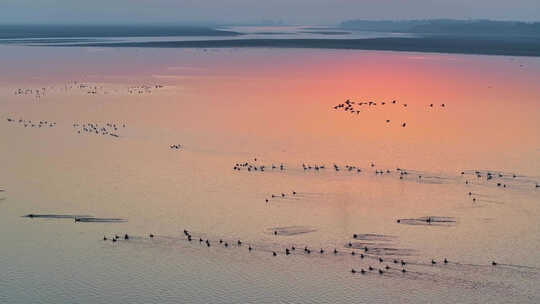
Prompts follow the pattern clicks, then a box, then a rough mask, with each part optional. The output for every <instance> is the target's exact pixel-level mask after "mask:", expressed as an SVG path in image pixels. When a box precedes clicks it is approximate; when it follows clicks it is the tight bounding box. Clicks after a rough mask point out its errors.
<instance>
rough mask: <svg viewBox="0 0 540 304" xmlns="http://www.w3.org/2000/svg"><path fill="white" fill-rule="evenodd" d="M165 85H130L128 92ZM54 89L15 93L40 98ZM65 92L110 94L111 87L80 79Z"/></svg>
mask: <svg viewBox="0 0 540 304" xmlns="http://www.w3.org/2000/svg"><path fill="white" fill-rule="evenodd" d="M163 87H164V86H163V85H161V84H153V85H138V86H128V87H127V88H126V92H127V93H128V94H149V93H152V90H155V89H161V88H163ZM53 89H54V86H50V87H49V90H47V88H46V87H42V88H17V89H15V90H14V92H13V94H14V95H16V96H26V95H33V96H34V97H35V98H40V97H42V96H45V95H46V92H51V91H52V90H53ZM61 89H62V91H63V92H68V91H72V90H78V91H80V92H83V93H86V94H87V95H98V94H108V92H109V91H110V89H106V88H104V87H103V86H100V85H97V84H92V83H86V82H79V81H68V82H67V83H65V84H64V85H63V87H62V88H61Z"/></svg>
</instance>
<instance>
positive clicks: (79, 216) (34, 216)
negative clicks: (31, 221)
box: [23, 213, 91, 219]
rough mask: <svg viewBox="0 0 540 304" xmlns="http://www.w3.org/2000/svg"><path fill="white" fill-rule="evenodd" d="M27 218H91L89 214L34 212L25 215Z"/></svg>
mask: <svg viewBox="0 0 540 304" xmlns="http://www.w3.org/2000/svg"><path fill="white" fill-rule="evenodd" d="M23 217H27V218H49V219H76V218H89V217H91V216H89V215H73V214H34V213H30V214H27V215H24V216H23Z"/></svg>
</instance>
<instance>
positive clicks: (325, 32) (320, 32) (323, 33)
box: [300, 30, 352, 35]
mask: <svg viewBox="0 0 540 304" xmlns="http://www.w3.org/2000/svg"><path fill="white" fill-rule="evenodd" d="M300 33H306V34H320V35H350V34H352V33H351V32H345V31H315V30H307V31H300Z"/></svg>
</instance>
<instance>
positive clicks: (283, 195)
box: [264, 191, 297, 234]
mask: <svg viewBox="0 0 540 304" xmlns="http://www.w3.org/2000/svg"><path fill="white" fill-rule="evenodd" d="M291 194H292V195H293V196H296V194H297V193H296V191H292V192H291ZM286 196H287V194H285V193H283V192H281V194H272V195H271V196H270V197H271V198H285V197H286ZM264 201H265V202H267V203H268V202H270V199H268V198H265V199H264ZM274 234H277V231H274Z"/></svg>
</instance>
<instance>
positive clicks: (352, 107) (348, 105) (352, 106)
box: [332, 99, 446, 128]
mask: <svg viewBox="0 0 540 304" xmlns="http://www.w3.org/2000/svg"><path fill="white" fill-rule="evenodd" d="M387 104H388V105H397V104H399V102H398V101H397V100H395V99H394V100H392V101H389V102H386V101H380V102H377V101H351V100H350V99H347V100H346V101H345V102H344V103H340V104H337V105H335V106H333V107H332V108H333V109H334V110H343V111H344V112H347V113H350V114H356V115H359V114H360V112H361V110H360V109H361V107H367V108H370V107H376V106H385V105H387ZM401 106H402V107H404V108H406V107H407V106H408V105H407V104H406V103H403V104H401ZM428 107H430V108H433V107H435V105H434V104H433V103H430V104H429V105H428ZM440 107H441V108H445V107H446V104H444V103H442V104H441V105H440ZM386 123H387V124H389V123H390V119H386ZM406 126H407V123H406V122H401V127H403V128H405V127H406Z"/></svg>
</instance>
